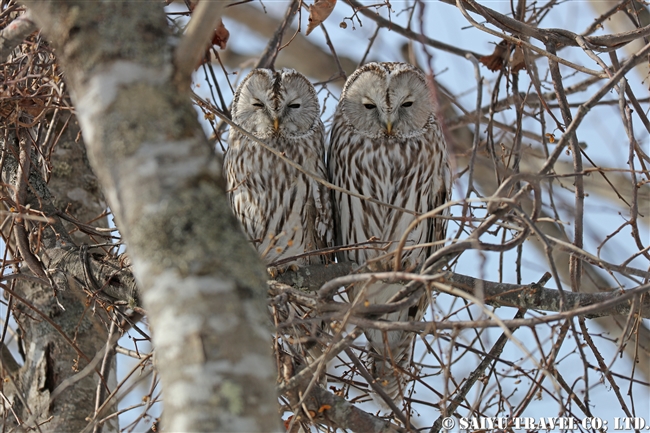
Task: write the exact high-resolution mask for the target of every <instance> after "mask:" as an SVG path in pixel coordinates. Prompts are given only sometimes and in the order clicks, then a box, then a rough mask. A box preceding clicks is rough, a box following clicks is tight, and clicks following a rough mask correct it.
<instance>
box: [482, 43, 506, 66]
mask: <svg viewBox="0 0 650 433" xmlns="http://www.w3.org/2000/svg"><path fill="white" fill-rule="evenodd" d="M507 58H508V41H505V40H503V41H501V42H499V43H498V44H497V46H496V47H494V52H493V53H492V54H490V55H489V56H483V57H481V58H480V59H479V61H480V62H481V63H483V64H484V65H485V66H487V68H488V69H489V70H490V71H498V70H499V69H501V68H502V67H503V64H504V63H505V61H506V59H507Z"/></svg>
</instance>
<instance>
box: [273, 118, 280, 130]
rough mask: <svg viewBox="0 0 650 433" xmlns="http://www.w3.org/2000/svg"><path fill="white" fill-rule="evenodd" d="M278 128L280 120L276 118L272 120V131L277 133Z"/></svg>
mask: <svg viewBox="0 0 650 433" xmlns="http://www.w3.org/2000/svg"><path fill="white" fill-rule="evenodd" d="M279 128H280V120H279V119H278V118H275V119H273V130H274V131H275V132H278V129H279Z"/></svg>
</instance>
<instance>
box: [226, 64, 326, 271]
mask: <svg viewBox="0 0 650 433" xmlns="http://www.w3.org/2000/svg"><path fill="white" fill-rule="evenodd" d="M232 120H233V121H234V122H235V123H236V124H238V125H239V126H240V127H241V128H243V129H244V130H246V131H248V132H250V133H251V134H252V135H254V136H255V137H257V138H258V139H260V140H261V141H263V142H264V143H266V145H268V146H269V147H271V148H273V149H275V150H277V151H279V152H282V153H283V155H284V156H285V157H286V158H288V159H289V160H291V161H294V162H295V163H297V164H299V165H300V166H302V167H303V168H304V169H306V171H308V172H310V173H313V174H315V175H316V176H318V177H319V178H322V179H326V178H327V176H326V167H325V130H324V126H323V123H322V122H321V120H320V105H319V102H318V98H317V96H316V91H315V90H314V87H313V86H312V85H311V83H310V82H309V80H307V78H305V77H304V76H303V75H302V74H300V73H298V72H296V71H294V70H288V69H284V70H282V71H272V70H269V69H255V70H253V71H252V72H250V73H249V74H248V75H247V76H246V77H245V78H244V79H243V81H242V82H241V84H240V85H239V87H238V88H237V91H236V92H235V96H234V99H233V104H232ZM224 172H225V174H226V180H227V187H228V195H229V198H230V204H231V207H232V210H233V212H234V213H235V215H236V216H237V217H238V218H239V221H240V222H241V224H242V226H243V228H244V231H245V232H246V234H247V235H248V238H249V239H250V240H251V242H252V243H253V244H254V246H255V248H257V251H258V252H259V253H260V254H261V255H262V257H263V259H264V260H265V261H266V263H267V264H269V265H273V264H275V263H276V262H279V261H280V262H281V263H284V265H285V266H286V265H287V264H295V265H300V264H311V263H320V262H322V261H324V260H325V258H324V256H322V255H321V256H319V255H305V253H309V252H311V251H314V250H318V249H322V248H326V247H328V246H332V245H333V242H334V233H333V216H332V204H331V195H330V193H329V190H328V189H327V188H326V187H324V186H322V185H321V184H319V183H318V182H316V180H314V178H313V177H310V176H308V175H306V174H304V173H301V172H299V171H298V170H297V169H296V168H294V167H292V166H290V165H289V164H287V163H286V161H283V160H282V159H281V158H279V157H277V156H276V155H274V154H272V153H271V152H269V151H268V150H267V149H265V148H263V147H262V146H261V145H260V144H259V143H256V142H255V141H254V140H252V139H250V138H249V137H247V136H246V135H244V134H243V133H241V132H240V131H239V130H237V129H235V128H231V129H230V137H229V147H228V150H227V152H226V155H225V157H224ZM296 256H301V257H299V258H296V259H295V260H289V259H290V258H293V257H296ZM287 261H288V262H287Z"/></svg>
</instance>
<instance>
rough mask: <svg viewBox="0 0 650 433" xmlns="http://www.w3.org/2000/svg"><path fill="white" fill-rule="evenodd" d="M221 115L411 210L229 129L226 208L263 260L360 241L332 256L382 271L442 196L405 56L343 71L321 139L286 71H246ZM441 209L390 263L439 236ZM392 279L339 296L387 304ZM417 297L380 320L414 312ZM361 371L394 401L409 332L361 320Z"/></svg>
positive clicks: (442, 162) (322, 258)
mask: <svg viewBox="0 0 650 433" xmlns="http://www.w3.org/2000/svg"><path fill="white" fill-rule="evenodd" d="M232 119H233V121H234V122H235V123H237V124H238V125H240V126H241V127H242V128H243V129H245V130H246V131H248V132H250V133H252V134H253V135H254V136H255V137H257V138H259V139H261V140H262V141H263V142H265V143H266V144H267V145H268V146H270V147H272V148H274V149H276V150H278V151H280V152H282V153H283V155H284V156H286V157H287V158H288V159H290V160H292V161H294V162H295V163H297V164H299V165H300V166H302V167H303V168H304V169H305V170H306V171H307V172H309V173H312V174H313V175H315V176H317V177H319V178H321V179H325V180H329V181H330V182H331V183H333V184H335V185H337V186H339V187H341V188H343V189H344V190H347V191H351V192H354V193H357V194H360V195H363V196H367V197H372V198H375V199H377V200H379V201H380V202H382V203H389V204H391V205H393V206H396V207H398V208H401V209H407V210H409V211H411V212H402V211H399V210H397V209H395V208H391V207H387V206H384V205H381V204H377V203H371V202H369V201H367V200H362V199H359V198H357V197H353V196H351V195H349V194H346V193H345V192H341V191H338V190H335V191H330V190H329V189H328V188H327V187H325V186H323V185H322V184H321V183H318V182H317V181H316V180H314V179H313V178H312V177H310V176H308V175H306V174H304V173H301V172H299V171H298V170H297V169H296V168H294V167H291V166H290V165H288V164H287V163H286V162H284V161H282V160H281V159H280V158H278V157H277V156H275V155H273V154H272V153H271V152H269V151H268V150H267V149H264V148H263V147H262V146H260V145H259V144H258V143H255V142H254V141H253V140H251V139H250V138H248V137H246V136H245V135H244V134H242V133H241V132H240V131H238V130H236V129H234V128H233V129H231V131H230V140H229V149H228V151H227V152H226V156H225V161H224V164H225V172H226V176H227V182H228V191H229V196H230V202H231V205H232V208H233V211H234V212H235V214H236V215H237V217H238V218H239V220H240V221H241V223H242V225H243V227H244V229H245V231H246V233H247V234H248V236H249V238H250V239H251V240H252V242H253V243H254V245H255V246H256V248H257V250H258V251H259V253H260V254H261V255H262V256H263V257H264V259H265V260H266V262H267V263H268V264H273V263H277V262H279V261H280V262H285V265H286V261H284V260H283V259H286V258H290V257H295V256H299V258H297V259H295V260H294V261H293V263H296V264H312V263H319V262H326V261H327V258H326V257H327V256H326V255H318V254H315V255H306V254H305V253H308V252H311V251H315V250H320V249H323V248H327V247H332V246H335V245H338V246H348V245H355V244H360V243H364V242H366V241H368V240H369V239H371V238H377V239H379V240H380V241H382V242H386V244H384V246H386V245H387V247H386V248H383V249H373V248H371V247H368V245H365V246H362V247H358V248H354V247H352V248H350V249H348V250H346V251H344V252H342V253H340V254H339V256H338V260H339V261H353V262H355V263H357V264H359V265H363V264H366V263H367V262H369V261H371V262H372V269H376V270H391V269H392V263H393V258H392V257H391V254H390V253H391V252H393V251H394V250H395V249H396V248H397V243H398V242H399V240H400V239H401V237H402V236H403V235H404V233H405V232H406V230H407V228H408V227H409V225H410V224H411V222H413V220H414V219H415V218H416V215H414V213H417V214H423V213H425V212H427V211H430V210H432V209H434V208H436V207H437V206H440V205H442V204H443V203H445V202H446V201H447V200H448V198H449V194H450V183H451V181H450V171H449V166H448V158H447V150H446V146H445V142H444V138H443V135H442V133H441V130H440V125H439V124H438V122H437V120H436V117H435V115H434V109H433V105H432V102H431V98H430V93H429V89H428V86H427V83H426V79H425V77H424V75H423V74H422V73H421V72H420V71H419V70H418V69H416V68H415V67H413V66H411V65H408V64H405V63H369V64H366V65H365V66H363V67H361V68H359V69H358V70H357V71H356V72H354V74H352V75H351V76H350V77H349V78H348V80H347V82H346V83H345V86H344V88H343V92H342V94H341V98H340V100H339V105H338V107H337V109H336V114H335V116H334V123H333V125H332V131H331V134H330V145H329V149H326V145H325V128H324V126H323V123H322V122H321V120H320V107H319V103H318V98H317V96H316V92H315V90H314V87H313V86H312V85H311V83H310V82H309V81H308V80H307V79H306V78H305V77H304V76H303V75H302V74H300V73H298V72H296V71H294V70H283V71H280V72H274V71H271V70H267V69H256V70H254V71H252V72H251V73H250V74H249V75H248V76H247V77H246V78H244V80H243V81H242V83H241V84H240V85H239V88H238V89H237V91H236V93H235V97H234V101H233V106H232ZM445 233H446V221H445V220H444V219H439V218H435V219H427V220H425V221H423V222H422V223H420V224H418V225H417V226H415V228H413V229H412V230H411V231H410V232H409V234H408V237H407V239H408V241H407V244H406V248H405V249H404V250H403V251H402V255H401V258H402V267H403V268H407V269H414V268H415V267H417V266H419V265H421V264H423V263H424V261H425V260H426V258H427V257H428V256H429V254H430V253H431V252H432V250H433V249H435V248H436V246H434V245H432V243H433V242H435V241H438V240H443V239H444V238H445V236H446V234H445ZM401 287H402V286H401V285H399V284H387V283H384V282H375V283H373V284H372V285H370V286H369V287H364V286H363V285H361V284H359V285H355V286H353V287H352V288H351V289H350V292H349V293H350V300H351V301H354V299H355V298H356V297H357V296H359V295H363V296H364V298H363V299H360V300H358V302H362V303H365V302H368V303H370V304H384V303H387V302H388V301H389V300H390V299H391V298H392V297H393V296H394V295H395V294H396V293H397V292H398V291H399V289H400V288H401ZM427 306H428V298H427V297H426V296H424V295H423V296H422V299H421V302H419V304H418V305H417V306H416V307H414V308H411V309H409V310H402V311H399V312H395V313H391V314H387V315H385V316H383V317H382V319H383V320H388V321H397V320H399V321H414V320H420V319H421V318H422V316H423V315H424V313H425V311H426V308H427ZM366 337H367V339H368V342H369V346H370V348H369V350H370V354H369V363H368V365H369V371H370V373H371V375H373V377H374V378H375V379H376V383H378V384H379V385H380V386H382V387H383V388H384V390H385V391H386V393H387V394H388V395H389V396H390V397H391V398H392V399H393V400H394V401H396V402H399V401H400V400H401V398H402V396H403V395H404V392H405V385H406V382H407V381H408V377H409V376H408V374H407V372H408V367H409V364H410V360H411V351H412V343H413V334H407V333H404V332H401V331H390V332H387V333H386V334H383V333H382V332H381V331H378V330H368V331H367V332H366Z"/></svg>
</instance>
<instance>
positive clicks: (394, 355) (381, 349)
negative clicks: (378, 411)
mask: <svg viewBox="0 0 650 433" xmlns="http://www.w3.org/2000/svg"><path fill="white" fill-rule="evenodd" d="M366 338H367V339H368V341H369V344H370V354H369V361H368V371H369V372H370V375H371V376H372V377H373V378H374V379H375V383H376V384H377V385H379V386H380V387H381V389H383V390H384V392H385V393H386V394H387V395H388V397H389V398H390V399H391V400H393V402H394V403H395V404H396V405H397V406H398V407H400V405H401V403H402V400H403V398H404V394H405V392H406V385H407V384H408V382H409V381H410V378H411V376H410V375H409V374H408V372H409V370H410V366H411V355H412V345H413V334H406V333H404V332H402V331H389V332H386V340H388V342H389V346H388V347H387V346H386V345H385V343H384V342H383V341H382V340H383V338H384V337H383V334H382V332H380V331H377V330H372V331H369V332H366ZM375 400H376V401H377V402H378V403H379V404H380V405H381V406H382V407H386V405H385V402H384V401H383V398H382V397H381V396H376V397H375Z"/></svg>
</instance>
